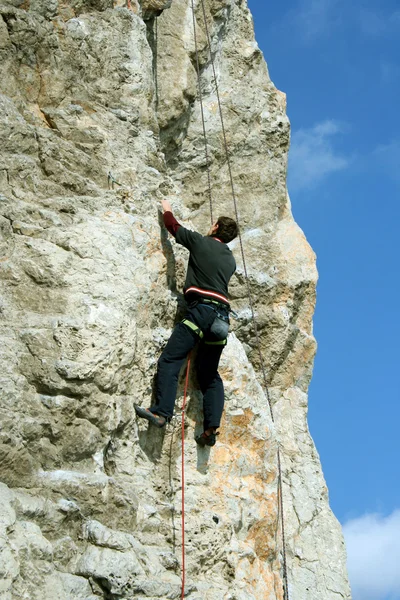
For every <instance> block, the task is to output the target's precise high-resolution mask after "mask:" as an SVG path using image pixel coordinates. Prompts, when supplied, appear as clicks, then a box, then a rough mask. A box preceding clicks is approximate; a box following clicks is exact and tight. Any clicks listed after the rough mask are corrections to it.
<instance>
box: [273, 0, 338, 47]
mask: <svg viewBox="0 0 400 600" xmlns="http://www.w3.org/2000/svg"><path fill="white" fill-rule="evenodd" d="M342 3H343V0H298V2H297V5H296V6H295V8H291V9H289V10H288V11H287V12H286V14H285V15H284V17H283V19H282V20H281V21H280V22H278V23H274V24H273V29H274V31H275V32H276V30H277V28H278V29H279V30H280V31H281V34H282V35H284V36H285V37H287V35H288V33H289V32H290V35H291V36H295V37H296V38H297V39H300V40H301V41H302V42H303V43H311V42H314V41H315V40H316V39H318V38H320V37H321V36H325V37H326V36H327V35H330V34H332V31H333V27H334V26H335V25H337V24H338V23H339V22H340V11H339V10H338V7H339V6H340V5H341V4H342Z"/></svg>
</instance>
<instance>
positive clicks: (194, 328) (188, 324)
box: [181, 319, 227, 346]
mask: <svg viewBox="0 0 400 600" xmlns="http://www.w3.org/2000/svg"><path fill="white" fill-rule="evenodd" d="M181 323H183V324H184V325H186V327H189V329H191V330H192V331H194V332H195V333H196V334H197V335H198V336H199V338H200V339H202V338H203V337H204V333H203V332H202V330H201V329H200V327H198V326H197V325H196V323H193V321H189V319H183V321H181ZM204 343H205V344H207V345H208V346H226V344H227V340H226V339H225V340H219V341H218V342H207V341H206V340H205V341H204Z"/></svg>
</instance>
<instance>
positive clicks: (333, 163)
mask: <svg viewBox="0 0 400 600" xmlns="http://www.w3.org/2000/svg"><path fill="white" fill-rule="evenodd" d="M342 131H343V127H342V126H341V125H340V124H339V123H338V122H336V121H333V120H327V121H323V122H322V123H318V124H317V125H315V126H314V127H312V128H311V129H298V130H297V131H295V132H294V133H292V141H291V147H290V152H289V170H288V180H289V191H290V190H292V191H300V190H304V189H306V188H313V187H316V186H317V185H318V184H319V183H321V181H322V180H323V179H324V178H325V177H327V176H328V175H330V174H331V173H334V172H335V171H340V170H342V169H345V168H346V167H348V165H349V163H350V160H349V158H348V157H345V156H342V155H341V154H339V153H338V152H337V151H335V149H334V148H333V144H332V137H333V136H334V135H336V134H338V133H341V132H342Z"/></svg>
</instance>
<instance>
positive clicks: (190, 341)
mask: <svg viewBox="0 0 400 600" xmlns="http://www.w3.org/2000/svg"><path fill="white" fill-rule="evenodd" d="M218 310H219V312H220V313H221V314H224V315H226V316H228V314H229V313H228V309H225V308H222V310H220V309H218ZM216 316H217V315H216V313H215V311H214V310H213V309H212V308H210V307H209V305H205V304H197V305H196V306H194V307H192V308H189V309H188V312H187V314H186V316H185V318H186V319H188V320H189V321H191V322H192V323H195V324H196V325H197V326H198V327H199V328H200V329H201V330H202V331H203V333H204V337H203V338H202V339H201V340H200V338H199V335H198V334H197V333H195V332H194V331H193V330H192V329H190V328H189V327H188V326H187V325H185V324H183V323H178V324H177V325H176V327H175V329H174V331H173V332H172V335H171V337H170V338H169V340H168V343H167V345H166V347H165V349H164V351H163V353H162V354H161V356H160V358H159V360H158V369H157V384H156V403H155V404H154V405H153V406H151V407H150V410H151V411H152V412H154V413H157V414H158V415H162V416H163V417H166V418H167V419H170V418H171V417H172V415H173V412H174V406H175V400H176V391H177V387H178V377H179V372H180V370H181V367H182V365H183V363H184V361H185V358H186V357H187V355H188V354H189V352H190V351H191V350H192V349H193V348H194V346H195V345H196V344H197V343H198V342H200V343H199V349H198V353H197V358H196V370H197V378H198V381H199V385H200V389H201V392H202V394H203V410H204V431H206V430H207V429H209V428H210V427H219V425H220V422H221V416H222V411H223V409H224V386H223V383H222V379H221V377H220V375H219V373H218V364H219V359H220V358H221V353H222V350H223V349H224V345H222V344H215V340H214V339H213V335H212V333H211V332H210V327H211V325H212V323H213V321H214V319H215V318H216ZM213 342H214V343H213Z"/></svg>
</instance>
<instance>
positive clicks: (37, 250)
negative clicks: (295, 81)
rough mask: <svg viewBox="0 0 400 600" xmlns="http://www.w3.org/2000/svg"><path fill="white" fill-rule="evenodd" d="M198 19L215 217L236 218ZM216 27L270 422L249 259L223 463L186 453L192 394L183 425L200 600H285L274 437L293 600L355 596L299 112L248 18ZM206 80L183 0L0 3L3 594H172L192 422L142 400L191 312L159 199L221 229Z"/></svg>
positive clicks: (196, 424) (230, 364) (238, 7)
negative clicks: (291, 190)
mask: <svg viewBox="0 0 400 600" xmlns="http://www.w3.org/2000/svg"><path fill="white" fill-rule="evenodd" d="M195 4H196V16H197V30H198V35H199V46H200V65H201V86H202V91H203V96H204V102H205V119H206V127H207V131H208V135H209V144H210V145H209V151H210V160H211V175H212V183H213V194H214V215H215V216H218V215H219V214H227V215H232V216H233V205H232V198H231V194H230V188H229V180H228V172H227V165H226V158H225V155H224V152H223V145H222V139H221V125H220V121H219V115H218V107H217V101H216V91H215V84H214V81H213V79H212V71H211V67H210V57H209V54H208V52H207V45H206V37H205V34H204V22H203V21H202V14H201V11H200V7H199V6H197V3H195ZM163 9H166V10H164V12H163ZM206 12H207V20H208V21H207V22H208V25H209V28H210V32H211V35H212V53H213V57H214V60H215V64H216V69H217V77H218V84H219V86H220V92H221V98H222V105H223V112H224V117H225V122H226V130H227V137H228V144H229V150H230V155H231V160H232V168H233V174H234V180H235V186H236V193H237V196H238V202H239V215H240V222H241V228H242V233H243V244H244V250H245V253H246V257H247V263H248V272H249V278H250V284H251V289H252V292H253V295H254V298H255V310H256V314H257V322H258V326H259V334H260V339H261V345H262V352H263V355H264V357H265V363H266V365H267V374H268V379H269V382H268V383H269V386H270V391H271V397H272V401H273V409H274V414H275V421H276V425H275V426H274V425H273V424H272V423H271V419H270V416H269V410H268V405H267V400H266V397H265V394H264V391H263V390H262V388H261V387H260V383H259V381H261V379H260V377H259V367H260V365H259V361H258V356H257V353H256V351H255V340H254V334H253V328H252V324H251V322H250V317H249V307H248V299H247V293H246V285H245V281H244V275H243V266H242V265H241V262H240V252H239V248H238V245H237V242H236V243H233V244H232V247H233V251H234V252H235V253H236V257H237V262H238V272H237V274H236V276H235V278H234V281H233V282H232V285H231V295H232V305H233V307H234V308H235V310H236V311H237V313H238V319H237V320H236V321H235V322H234V323H233V328H232V333H231V334H230V338H229V344H228V346H227V349H226V350H225V351H224V354H223V360H222V364H221V372H222V375H223V378H224V381H225V384H226V400H227V402H226V410H225V414H224V421H223V427H222V433H221V435H220V439H219V441H218V444H217V445H216V446H215V447H214V448H212V449H211V450H210V449H208V450H201V449H199V448H197V447H196V444H195V443H194V440H193V438H194V433H195V432H197V431H199V430H201V419H202V415H201V397H200V394H199V393H198V392H197V391H196V382H195V381H194V380H193V381H192V383H191V393H190V399H189V405H188V410H187V414H186V425H185V437H186V445H185V448H186V456H185V459H186V477H187V488H186V521H187V522H186V541H187V548H186V556H187V585H186V597H188V598H191V599H192V600H223V599H224V600H228V599H230V600H234V599H235V600H261V599H266V600H267V599H268V600H279V599H281V598H282V581H281V575H282V573H281V541H280V540H281V537H280V531H279V523H278V513H277V497H276V490H277V466H276V452H277V443H278V440H279V443H280V444H281V447H282V453H283V460H284V464H283V468H284V483H283V485H284V502H285V522H286V534H287V555H288V566H289V581H290V597H291V599H292V600H340V599H349V598H350V592H349V587H348V583H347V578H346V570H345V550H344V545H343V540H342V535H341V531H340V527H339V524H338V523H337V521H336V519H335V518H334V516H333V515H332V513H331V511H330V509H329V504H328V495H327V489H326V486H325V483H324V479H323V475H322V472H321V467H320V463H319V458H318V454H317V452H316V450H315V447H314V445H313V442H312V440H311V438H310V435H309V432H308V428H307V387H308V384H309V381H310V378H311V373H312V365H313V358H314V354H315V349H316V344H315V340H314V338H313V335H312V315H313V310H314V305H315V285H316V280H317V273H316V268H315V257H314V254H313V252H312V250H311V249H310V247H309V245H308V244H307V241H306V240H305V238H304V235H303V234H302V232H301V230H300V229H299V228H298V226H297V225H296V224H295V222H294V220H293V218H292V215H291V210H290V203H289V199H288V196H287V191H286V166H287V152H288V146H289V122H288V119H287V117H286V113H285V96H284V94H282V93H281V92H279V91H278V90H277V89H276V88H275V87H274V85H273V83H272V82H271V81H270V78H269V75H268V71H267V67H266V64H265V62H264V59H263V56H262V54H261V52H260V50H259V49H258V47H257V44H256V42H255V40H254V33H253V24H252V18H251V15H250V13H249V10H248V8H247V6H246V2H245V0H207V1H206ZM195 64H196V63H195V54H194V39H193V27H192V14H191V8H190V1H189V0H173V1H172V3H171V1H167V0H142V3H141V4H139V3H137V2H136V1H135V0H131V2H127V3H126V2H125V1H124V0H120V1H117V2H113V0H70V1H68V0H7V1H6V0H0V74H1V76H0V131H1V146H0V192H1V194H0V232H1V237H0V281H1V299H0V347H1V355H0V362H1V365H0V387H1V397H0V417H1V431H0V480H1V483H0V532H1V533H0V598H1V599H2V600H17V599H27V598H29V599H32V600H38V599H41V600H43V599H47V600H58V599H59V600H95V599H98V598H105V599H108V600H111V599H116V598H125V599H130V600H144V599H147V600H151V599H156V598H158V599H159V598H163V599H166V598H179V597H180V540H181V531H180V510H181V504H180V451H181V445H180V434H181V430H180V421H179V420H178V419H177V420H173V422H172V424H171V425H169V426H168V427H167V428H166V430H161V431H160V430H157V431H155V430H154V428H152V427H149V428H148V427H147V426H145V425H143V424H142V423H137V422H136V419H135V416H134V411H133V403H134V402H139V403H141V404H143V405H148V403H149V401H150V397H151V395H152V388H153V378H154V373H155V368H156V361H157V357H158V355H159V353H160V351H161V349H162V347H163V345H164V343H165V341H166V339H167V338H168V335H169V333H170V330H171V328H172V327H173V325H174V322H175V321H176V320H177V319H179V316H180V314H181V310H182V308H181V304H182V303H181V296H180V292H181V290H182V283H183V278H184V273H185V264H186V260H187V253H186V251H185V250H184V249H182V248H179V247H177V246H176V245H175V242H174V241H171V240H170V239H168V236H167V233H166V231H165V229H164V228H163V226H162V222H161V220H160V214H159V212H158V206H159V199H160V198H161V197H162V196H166V197H168V198H169V199H170V200H171V202H172V205H173V207H174V210H175V212H176V214H177V216H178V217H179V218H180V219H181V221H182V222H184V223H185V224H186V225H187V226H189V227H195V228H196V229H198V230H202V231H204V232H205V231H206V230H207V228H208V226H209V222H210V212H209V204H208V199H207V173H206V163H205V158H204V146H203V138H202V125H201V117H200V109H199V103H198V94H197V80H196V71H195ZM109 174H111V176H110V175H109ZM114 180H115V181H116V182H118V183H115V182H114ZM181 403H182V397H181V393H180V394H179V397H178V401H177V412H178V413H179V407H180V406H181Z"/></svg>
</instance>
